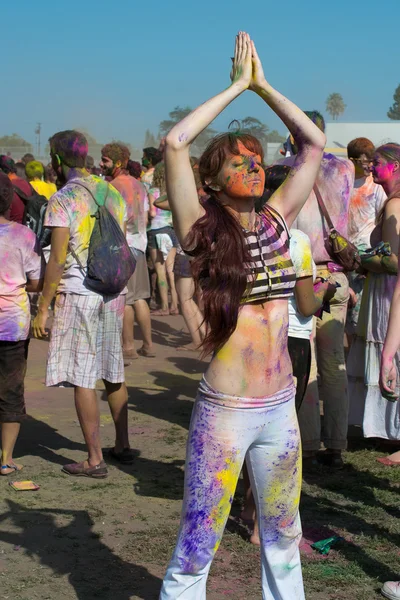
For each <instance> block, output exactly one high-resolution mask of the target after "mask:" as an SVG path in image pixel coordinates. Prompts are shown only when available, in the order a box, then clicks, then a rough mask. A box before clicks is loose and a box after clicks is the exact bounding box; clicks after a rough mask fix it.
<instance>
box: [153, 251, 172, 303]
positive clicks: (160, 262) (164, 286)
mask: <svg viewBox="0 0 400 600" xmlns="http://www.w3.org/2000/svg"><path fill="white" fill-rule="evenodd" d="M150 257H151V260H152V261H153V265H154V269H155V272H156V273H157V286H158V290H159V292H160V298H161V309H160V312H162V313H164V314H165V315H168V314H169V308H168V283H167V272H166V269H165V262H164V257H163V254H162V252H161V251H160V250H157V249H155V248H150Z"/></svg>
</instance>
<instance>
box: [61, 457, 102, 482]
mask: <svg viewBox="0 0 400 600" xmlns="http://www.w3.org/2000/svg"><path fill="white" fill-rule="evenodd" d="M61 471H62V472H63V473H66V474H67V475H74V476H75V477H93V478H94V479H105V478H106V477H107V476H108V470H107V465H106V463H105V462H104V460H102V461H101V462H100V463H99V464H98V465H95V466H94V467H85V462H80V463H72V464H71V465H64V466H63V468H62V469H61Z"/></svg>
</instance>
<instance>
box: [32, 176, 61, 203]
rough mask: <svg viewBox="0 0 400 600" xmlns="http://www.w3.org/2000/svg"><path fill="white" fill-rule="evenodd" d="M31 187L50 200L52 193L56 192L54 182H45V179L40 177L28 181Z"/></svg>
mask: <svg viewBox="0 0 400 600" xmlns="http://www.w3.org/2000/svg"><path fill="white" fill-rule="evenodd" d="M29 183H30V184H31V186H32V187H33V189H35V190H36V191H37V193H38V194H40V195H41V196H44V197H45V198H47V200H50V198H51V197H52V195H53V194H55V193H56V191H57V188H56V185H55V184H54V183H47V182H46V181H41V180H40V179H34V180H33V181H30V182H29Z"/></svg>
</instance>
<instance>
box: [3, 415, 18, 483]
mask: <svg viewBox="0 0 400 600" xmlns="http://www.w3.org/2000/svg"><path fill="white" fill-rule="evenodd" d="M20 428H21V423H2V424H1V474H2V475H9V474H10V473H13V472H14V471H15V468H13V466H14V467H16V468H17V470H18V471H20V470H21V468H22V466H21V465H17V464H16V463H15V462H14V459H13V452H14V446H15V442H16V441H17V438H18V434H19V430H20ZM8 465H9V466H8Z"/></svg>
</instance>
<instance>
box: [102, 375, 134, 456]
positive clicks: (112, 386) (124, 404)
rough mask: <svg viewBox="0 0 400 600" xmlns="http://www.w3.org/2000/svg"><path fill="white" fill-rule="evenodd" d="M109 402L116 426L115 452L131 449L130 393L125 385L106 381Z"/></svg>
mask: <svg viewBox="0 0 400 600" xmlns="http://www.w3.org/2000/svg"><path fill="white" fill-rule="evenodd" d="M104 385H105V387H106V391H107V400H108V405H109V407H110V411H111V415H112V418H113V421H114V425H115V446H114V450H115V452H122V451H123V450H125V449H126V448H129V436H128V391H127V389H126V385H125V383H110V382H109V381H106V380H104Z"/></svg>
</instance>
